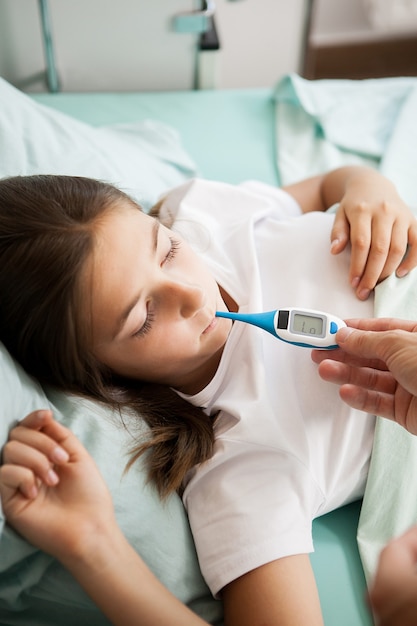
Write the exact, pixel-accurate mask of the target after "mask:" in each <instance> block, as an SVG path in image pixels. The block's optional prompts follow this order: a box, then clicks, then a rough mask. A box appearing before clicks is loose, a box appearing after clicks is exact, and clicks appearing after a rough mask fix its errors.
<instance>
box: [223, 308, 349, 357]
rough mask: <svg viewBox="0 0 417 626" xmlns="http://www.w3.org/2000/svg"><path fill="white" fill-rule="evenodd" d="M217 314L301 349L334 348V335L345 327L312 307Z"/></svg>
mask: <svg viewBox="0 0 417 626" xmlns="http://www.w3.org/2000/svg"><path fill="white" fill-rule="evenodd" d="M216 317H226V318H228V319H232V320H237V321H239V322H246V323H247V324H252V325H253V326H258V327H259V328H263V330H266V331H268V332H269V333H271V335H274V337H278V339H281V340H282V341H286V342H287V343H292V344H294V345H296V346H302V347H303V348H319V349H321V350H334V349H335V348H337V347H338V346H337V344H336V342H335V335H336V333H337V331H338V330H339V328H343V326H346V324H345V322H343V320H341V319H339V318H338V317H335V316H334V315H329V314H328V313H323V312H322V311H313V310H311V309H296V308H288V309H277V310H275V311H267V312H265V313H230V312H223V311H217V312H216Z"/></svg>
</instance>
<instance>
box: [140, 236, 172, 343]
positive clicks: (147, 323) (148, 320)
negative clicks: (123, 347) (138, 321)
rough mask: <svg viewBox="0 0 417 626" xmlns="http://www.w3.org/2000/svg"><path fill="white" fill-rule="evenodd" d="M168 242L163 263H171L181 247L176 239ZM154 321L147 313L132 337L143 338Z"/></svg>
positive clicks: (150, 313)
mask: <svg viewBox="0 0 417 626" xmlns="http://www.w3.org/2000/svg"><path fill="white" fill-rule="evenodd" d="M169 240H170V242H171V247H170V249H169V251H168V254H167V255H166V257H165V259H164V263H167V262H168V261H172V259H173V258H174V257H175V255H176V254H177V252H178V249H179V247H180V245H181V242H180V241H178V239H174V238H173V237H170V238H169ZM154 320H155V315H154V314H153V313H152V312H151V311H148V312H147V314H146V319H145V322H144V323H143V325H142V326H141V327H140V328H139V330H137V331H136V332H135V333H133V337H143V336H144V335H146V334H147V333H148V332H149V331H150V330H151V327H152V324H153V322H154Z"/></svg>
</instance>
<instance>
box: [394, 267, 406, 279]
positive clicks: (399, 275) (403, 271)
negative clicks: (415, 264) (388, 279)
mask: <svg viewBox="0 0 417 626" xmlns="http://www.w3.org/2000/svg"><path fill="white" fill-rule="evenodd" d="M407 274H408V270H406V269H400V270H397V272H396V275H397V278H403V276H407Z"/></svg>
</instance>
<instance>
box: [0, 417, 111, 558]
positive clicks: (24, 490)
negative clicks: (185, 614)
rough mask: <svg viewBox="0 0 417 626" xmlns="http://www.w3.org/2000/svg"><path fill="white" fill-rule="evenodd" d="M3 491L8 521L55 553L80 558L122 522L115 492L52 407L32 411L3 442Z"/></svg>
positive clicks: (0, 475)
mask: <svg viewBox="0 0 417 626" xmlns="http://www.w3.org/2000/svg"><path fill="white" fill-rule="evenodd" d="M2 461H3V465H2V467H1V468H0V496H1V501H2V507H3V511H4V515H5V517H6V519H7V521H8V522H9V523H10V525H11V526H13V527H14V528H15V529H16V530H17V531H18V532H19V533H21V534H22V535H23V536H24V537H25V538H26V539H27V540H28V541H29V542H31V543H33V544H34V545H36V546H37V547H39V548H41V549H42V550H44V551H46V552H48V553H50V554H52V555H53V556H55V557H57V558H60V559H61V560H65V559H66V558H67V557H68V556H70V557H71V558H74V556H76V554H77V553H78V554H80V553H81V552H83V551H85V550H86V549H87V548H88V542H89V541H91V542H94V541H95V538H96V536H98V535H99V534H100V532H99V531H100V530H101V529H106V532H109V530H108V529H109V528H110V529H111V528H113V527H114V526H116V522H115V519H114V513H113V505H112V501H111V496H110V493H109V492H108V490H107V487H106V485H105V484H104V481H103V480H102V478H101V475H100V473H99V471H98V469H97V467H96V465H95V463H94V461H93V460H92V458H91V457H90V456H89V454H88V453H87V451H86V450H85V449H84V447H83V446H82V445H81V444H80V443H79V441H78V440H77V438H76V437H75V436H74V435H73V434H72V433H71V431H69V430H68V429H67V428H65V427H64V426H62V425H61V424H59V423H58V422H56V421H55V420H54V419H53V417H52V413H51V411H36V412H34V413H31V414H30V415H28V416H27V417H26V418H25V419H24V420H23V421H22V422H20V423H19V425H18V426H16V427H15V428H14V429H13V430H12V431H11V433H10V439H9V441H8V443H7V444H6V445H5V446H4V448H3V457H2Z"/></svg>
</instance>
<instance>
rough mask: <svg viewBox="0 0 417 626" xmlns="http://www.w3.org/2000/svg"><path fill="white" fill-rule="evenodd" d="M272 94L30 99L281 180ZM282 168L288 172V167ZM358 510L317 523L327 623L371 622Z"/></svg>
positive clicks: (226, 173) (211, 168)
mask: <svg viewBox="0 0 417 626" xmlns="http://www.w3.org/2000/svg"><path fill="white" fill-rule="evenodd" d="M275 95H276V94H275V93H274V91H273V90H268V89H252V90H238V91H207V92H204V91H203V92H174V93H151V94H149V93H144V94H142V93H141V94H138V93H113V94H102V93H94V94H72V93H62V94H39V95H34V96H33V98H34V99H35V100H36V101H37V102H40V103H43V104H46V105H48V106H51V107H53V108H55V109H58V110H60V111H62V112H64V113H66V114H69V115H72V116H74V117H76V118H78V119H81V120H83V121H85V122H88V123H90V124H93V125H102V124H111V123H116V122H133V121H139V120H143V119H146V118H150V119H154V120H159V121H162V122H165V123H168V124H170V125H172V126H173V127H175V128H176V129H178V131H179V132H180V135H181V138H182V142H183V145H184V147H185V149H186V150H187V152H188V153H189V154H190V156H191V157H192V158H193V159H194V161H195V162H196V164H197V167H198V170H199V174H200V175H202V176H204V177H206V178H212V179H215V180H223V181H226V182H230V183H239V182H241V181H243V180H248V179H257V180H261V181H264V182H266V183H270V184H279V183H280V182H281V180H282V177H281V175H280V172H281V168H280V167H277V159H278V161H279V159H280V158H281V157H282V151H281V153H280V142H279V136H278V142H277V141H276V134H275V131H276V124H277V120H278V118H277V117H276V99H275ZM289 149H290V150H291V146H289ZM299 165H300V177H304V174H303V169H304V166H305V163H304V164H303V163H302V159H301V160H300V164H299ZM307 170H308V168H306V173H305V175H308V173H309V172H308V171H307ZM283 173H284V178H285V168H284V170H283ZM138 176H140V172H138ZM359 512H360V503H358V502H357V503H352V504H350V505H348V506H345V507H343V508H342V509H340V510H338V511H335V512H334V513H331V514H328V515H326V516H324V517H322V518H320V519H318V520H315V522H314V523H313V533H314V540H315V553H314V554H313V555H312V557H311V560H312V564H313V568H314V571H315V575H316V579H317V582H318V587H319V593H320V598H321V603H322V609H323V614H324V619H325V624H326V626H370V625H371V624H372V621H371V618H370V615H369V612H368V610H367V608H366V605H365V602H364V594H365V578H364V574H363V569H362V566H361V562H360V558H359V553H358V549H357V543H356V528H357V523H358V518H359ZM300 592H301V593H302V590H300Z"/></svg>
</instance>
